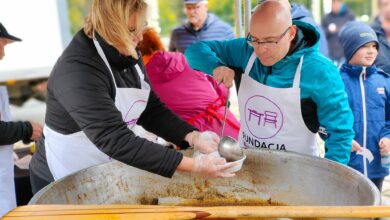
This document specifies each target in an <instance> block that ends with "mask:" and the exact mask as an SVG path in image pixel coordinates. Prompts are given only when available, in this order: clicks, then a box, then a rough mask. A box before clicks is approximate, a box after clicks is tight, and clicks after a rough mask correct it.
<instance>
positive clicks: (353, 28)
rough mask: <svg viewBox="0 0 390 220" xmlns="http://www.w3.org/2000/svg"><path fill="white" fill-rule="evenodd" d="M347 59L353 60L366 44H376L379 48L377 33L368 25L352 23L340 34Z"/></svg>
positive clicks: (347, 24)
mask: <svg viewBox="0 0 390 220" xmlns="http://www.w3.org/2000/svg"><path fill="white" fill-rule="evenodd" d="M339 38H340V42H341V45H342V46H343V49H344V54H345V59H346V60H347V62H348V61H349V60H351V58H352V56H353V55H354V54H355V53H356V51H357V50H358V49H359V48H361V47H363V46H364V45H365V44H367V43H370V42H375V43H376V44H377V46H379V42H378V37H377V36H376V33H375V31H374V30H373V29H372V28H371V27H370V26H368V25H367V24H365V23H363V22H359V21H350V22H348V23H346V24H345V26H344V27H343V28H342V29H341V31H340V33H339Z"/></svg>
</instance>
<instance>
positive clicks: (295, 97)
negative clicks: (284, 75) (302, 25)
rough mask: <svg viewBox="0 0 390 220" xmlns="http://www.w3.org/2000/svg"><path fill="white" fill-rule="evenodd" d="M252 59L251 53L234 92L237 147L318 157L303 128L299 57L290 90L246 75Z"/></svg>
mask: <svg viewBox="0 0 390 220" xmlns="http://www.w3.org/2000/svg"><path fill="white" fill-rule="evenodd" d="M256 58H257V57H256V55H255V53H253V54H252V56H251V58H250V59H249V62H248V64H247V66H246V68H245V73H244V75H243V76H242V80H241V85H240V89H239V92H238V102H239V109H240V116H241V118H240V124H241V129H240V134H239V142H240V145H241V146H243V147H244V148H259V149H270V150H281V151H294V152H297V153H301V154H308V155H314V156H318V155H319V151H318V148H317V140H316V134H315V133H312V132H311V131H310V130H309V129H308V128H307V127H306V125H305V122H304V120H303V118H302V113H301V96H300V88H299V83H300V79H301V68H302V62H303V57H301V59H300V62H299V65H298V67H297V70H296V72H295V76H294V83H293V87H292V88H274V87H270V86H266V85H263V84H261V83H259V82H257V81H255V80H253V79H252V78H251V77H250V76H249V72H250V70H251V69H252V66H253V63H254V62H255V59H256Z"/></svg>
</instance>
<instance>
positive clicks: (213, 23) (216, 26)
mask: <svg viewBox="0 0 390 220" xmlns="http://www.w3.org/2000/svg"><path fill="white" fill-rule="evenodd" d="M207 4H208V2H207V0H184V10H185V14H186V16H187V18H188V21H187V22H186V23H185V24H183V25H180V26H179V27H176V28H175V29H174V30H173V31H172V34H171V40H170V43H169V51H173V52H181V53H184V51H185V50H186V49H187V47H188V46H190V45H191V44H193V43H195V42H198V41H200V40H230V39H233V38H234V37H235V35H234V33H233V28H232V27H231V26H230V25H229V24H227V23H226V22H223V21H222V20H220V19H219V18H218V17H217V16H215V15H214V14H212V13H208V12H207V11H208V7H207Z"/></svg>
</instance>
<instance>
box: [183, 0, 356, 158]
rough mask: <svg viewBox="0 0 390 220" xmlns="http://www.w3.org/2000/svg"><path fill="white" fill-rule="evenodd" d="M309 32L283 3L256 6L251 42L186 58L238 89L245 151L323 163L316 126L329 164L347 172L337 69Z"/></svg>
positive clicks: (346, 116) (204, 46) (347, 120)
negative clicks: (342, 166)
mask: <svg viewBox="0 0 390 220" xmlns="http://www.w3.org/2000/svg"><path fill="white" fill-rule="evenodd" d="M318 42H319V34H318V31H317V30H316V28H315V27H313V26H312V25H310V24H308V23H306V22H301V21H296V20H294V21H293V20H292V17H291V12H290V10H289V9H288V8H286V7H285V5H284V4H282V3H280V2H279V1H266V2H264V3H262V4H260V5H258V6H257V7H256V9H255V11H254V13H253V15H252V18H251V21H250V32H249V33H248V36H247V38H238V39H234V40H230V41H201V42H198V43H196V44H194V45H192V46H190V47H189V48H188V49H187V50H186V52H185V55H186V57H187V60H188V62H189V64H190V66H191V67H192V68H195V69H198V70H201V71H203V72H205V73H208V74H210V75H213V76H214V78H215V79H216V80H217V81H218V82H219V81H223V82H224V84H225V85H226V86H228V87H230V86H232V84H233V79H236V78H237V77H235V72H234V71H233V70H232V69H230V68H228V67H227V66H234V67H236V68H241V69H242V70H244V71H242V72H243V74H242V75H241V83H240V85H239V84H236V85H238V88H239V91H238V104H239V109H240V122H241V123H240V124H241V127H240V133H239V143H240V145H241V146H243V147H246V148H256V149H271V150H280V151H294V152H297V153H301V154H307V155H313V156H318V155H319V152H318V147H317V139H316V133H317V132H318V129H319V125H320V124H321V125H323V126H325V128H326V130H327V132H328V133H329V134H330V135H329V138H328V139H327V140H326V142H325V147H326V149H327V152H326V153H325V157H326V158H328V159H330V160H333V161H337V162H339V163H341V164H347V163H348V161H349V157H350V151H351V147H352V146H351V143H352V138H353V137H354V132H353V129H352V124H353V115H352V112H351V109H350V107H349V105H348V99H347V97H346V93H345V91H344V85H343V82H342V81H341V78H340V74H339V72H338V70H337V68H336V67H335V66H334V65H333V64H332V63H331V62H330V61H329V59H327V58H325V57H324V56H322V55H320V53H319V51H318Z"/></svg>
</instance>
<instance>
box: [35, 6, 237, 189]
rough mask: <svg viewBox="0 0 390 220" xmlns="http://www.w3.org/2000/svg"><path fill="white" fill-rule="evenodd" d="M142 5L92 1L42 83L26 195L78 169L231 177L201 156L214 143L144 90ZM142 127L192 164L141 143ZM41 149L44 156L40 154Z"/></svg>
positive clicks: (220, 163) (221, 164) (220, 162)
mask: <svg viewBox="0 0 390 220" xmlns="http://www.w3.org/2000/svg"><path fill="white" fill-rule="evenodd" d="M146 9H147V4H146V3H145V2H144V1H143V0H94V1H92V2H91V9H90V12H89V15H88V16H87V18H86V20H85V24H84V28H83V29H82V30H80V31H79V32H78V33H77V34H76V35H75V36H74V38H73V40H72V41H71V42H70V44H69V45H68V47H67V48H66V49H65V50H64V52H63V54H62V55H61V57H60V58H59V59H58V61H57V63H56V64H55V66H54V68H53V70H52V72H51V74H50V77H49V81H48V87H47V89H48V92H47V109H46V118H45V126H44V141H43V143H44V146H43V145H42V142H41V143H40V144H38V145H37V152H36V153H35V154H34V156H33V158H32V161H31V163H30V176H31V180H32V187H33V191H34V192H36V191H37V190H39V189H40V188H42V187H44V186H45V184H48V180H47V179H43V178H44V177H45V174H42V172H47V170H48V169H47V167H49V169H50V173H51V174H52V175H53V177H54V179H55V180H57V179H59V178H62V177H65V176H67V175H69V174H72V173H74V172H77V171H79V170H81V169H84V168H88V167H91V166H94V165H98V164H102V163H106V162H109V161H111V160H112V159H115V160H118V161H121V162H123V163H125V164H128V165H130V166H134V167H137V168H139V169H143V170H146V171H149V172H152V173H156V174H159V175H161V176H164V177H172V175H173V174H174V173H175V172H176V171H182V172H189V173H192V174H194V175H199V176H201V177H204V178H217V177H231V176H234V174H233V173H225V172H224V170H225V169H228V168H230V167H232V166H234V165H235V164H234V163H231V164H227V163H226V160H225V159H223V158H220V157H219V158H216V157H212V156H210V155H209V153H212V152H215V151H217V146H218V142H219V137H218V135H216V134H215V133H212V132H199V131H197V130H196V128H194V127H193V126H191V125H189V124H188V123H186V122H185V121H183V120H181V119H180V118H179V117H178V116H177V115H175V114H174V113H173V112H172V111H170V110H169V109H168V108H167V107H166V106H165V105H164V104H163V103H162V102H161V101H160V99H159V98H158V97H157V95H156V94H155V93H154V91H153V90H152V89H151V87H150V84H149V79H148V77H147V75H146V73H145V69H144V65H143V61H142V57H141V54H140V53H139V50H138V49H137V45H138V43H139V42H140V41H141V40H142V32H143V30H144V29H145V26H146ZM141 126H142V127H143V128H144V129H145V130H147V131H149V132H152V133H154V134H156V135H158V136H159V137H162V138H164V139H165V140H167V141H169V142H172V143H174V144H176V145H178V146H180V147H182V148H183V149H186V148H189V147H192V148H194V149H195V151H199V152H200V153H202V154H197V156H195V157H194V158H191V157H186V156H183V154H182V153H181V152H178V151H176V150H173V149H169V148H166V147H163V146H162V145H159V144H156V143H154V142H151V141H148V140H147V139H145V138H144V137H142V136H138V135H136V134H135V133H134V132H133V131H134V129H135V128H137V127H141ZM45 150H46V151H45Z"/></svg>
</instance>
